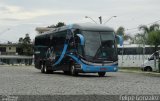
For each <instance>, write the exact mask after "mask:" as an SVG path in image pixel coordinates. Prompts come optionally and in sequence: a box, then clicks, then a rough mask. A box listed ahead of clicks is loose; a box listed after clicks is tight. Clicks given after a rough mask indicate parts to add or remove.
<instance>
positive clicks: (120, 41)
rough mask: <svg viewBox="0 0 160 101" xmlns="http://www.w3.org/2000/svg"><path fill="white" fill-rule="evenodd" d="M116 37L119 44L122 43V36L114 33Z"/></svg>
mask: <svg viewBox="0 0 160 101" xmlns="http://www.w3.org/2000/svg"><path fill="white" fill-rule="evenodd" d="M116 38H118V40H119V44H120V46H122V45H123V38H122V37H121V36H119V35H116Z"/></svg>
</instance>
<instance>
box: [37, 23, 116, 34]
mask: <svg viewBox="0 0 160 101" xmlns="http://www.w3.org/2000/svg"><path fill="white" fill-rule="evenodd" d="M67 29H80V30H90V31H114V30H113V29H112V28H110V27H107V26H105V25H100V24H91V23H81V24H78V23H77V24H70V25H66V26H62V27H59V28H55V29H53V30H50V31H46V32H44V33H42V34H40V35H37V36H43V35H46V34H50V33H54V32H58V31H63V30H67Z"/></svg>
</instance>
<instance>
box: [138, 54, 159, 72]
mask: <svg viewBox="0 0 160 101" xmlns="http://www.w3.org/2000/svg"><path fill="white" fill-rule="evenodd" d="M159 59H160V52H159V51H157V52H155V53H153V54H152V55H151V56H150V57H149V58H148V60H146V61H145V62H144V63H143V64H142V66H141V70H143V71H158V69H159ZM155 60H156V61H155Z"/></svg>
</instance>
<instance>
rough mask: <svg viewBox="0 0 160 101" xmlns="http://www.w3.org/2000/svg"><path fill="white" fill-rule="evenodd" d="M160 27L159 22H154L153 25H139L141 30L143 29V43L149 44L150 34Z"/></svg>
mask: <svg viewBox="0 0 160 101" xmlns="http://www.w3.org/2000/svg"><path fill="white" fill-rule="evenodd" d="M159 27H160V25H159V24H153V25H151V26H149V27H148V26H147V25H140V26H139V30H142V31H143V33H141V37H142V40H143V42H144V43H143V44H149V43H148V41H147V38H148V34H149V33H150V32H152V31H156V30H158V29H159Z"/></svg>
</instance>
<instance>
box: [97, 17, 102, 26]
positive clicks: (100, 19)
mask: <svg viewBox="0 0 160 101" xmlns="http://www.w3.org/2000/svg"><path fill="white" fill-rule="evenodd" d="M98 18H99V23H100V24H102V16H100V17H98Z"/></svg>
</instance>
